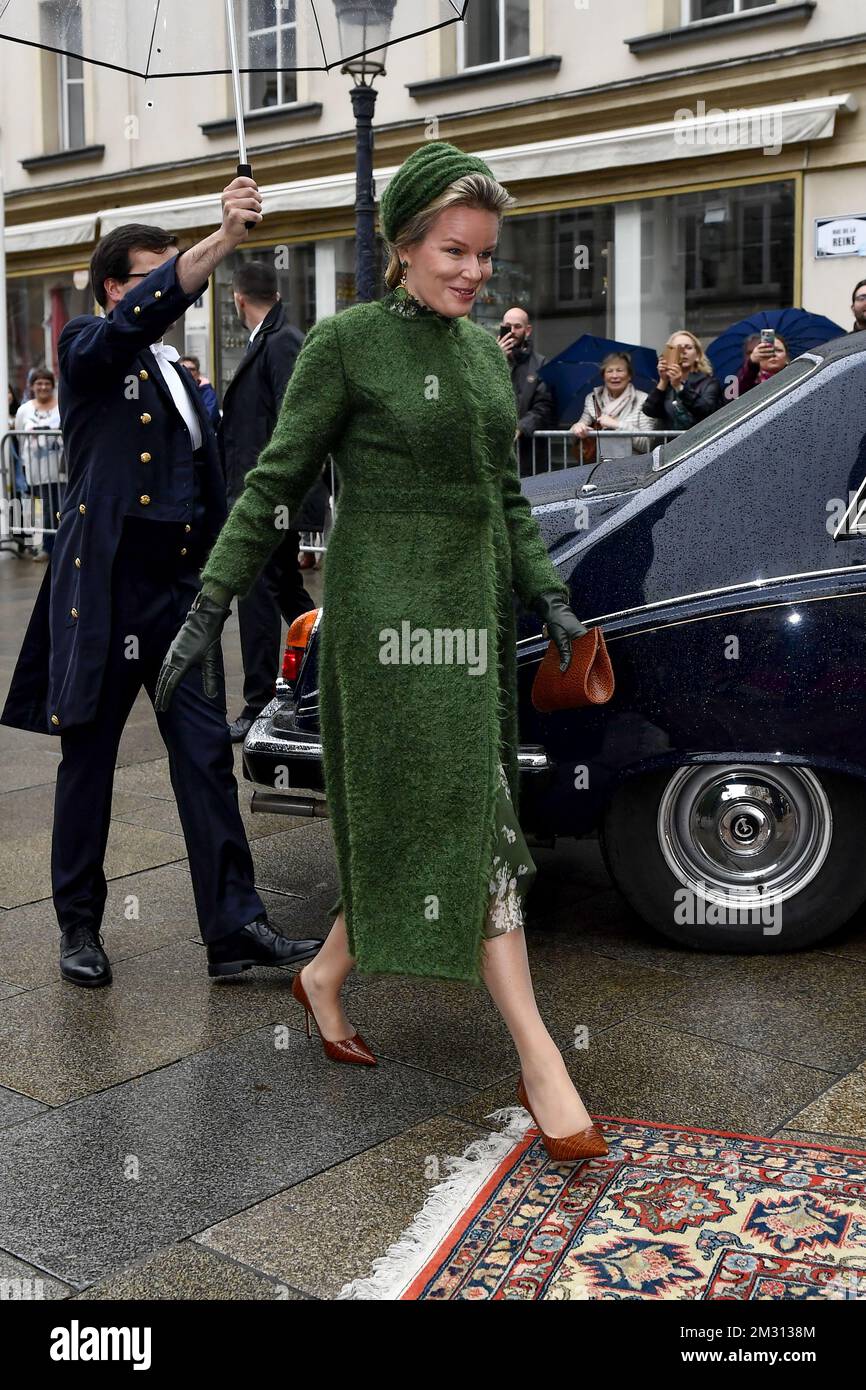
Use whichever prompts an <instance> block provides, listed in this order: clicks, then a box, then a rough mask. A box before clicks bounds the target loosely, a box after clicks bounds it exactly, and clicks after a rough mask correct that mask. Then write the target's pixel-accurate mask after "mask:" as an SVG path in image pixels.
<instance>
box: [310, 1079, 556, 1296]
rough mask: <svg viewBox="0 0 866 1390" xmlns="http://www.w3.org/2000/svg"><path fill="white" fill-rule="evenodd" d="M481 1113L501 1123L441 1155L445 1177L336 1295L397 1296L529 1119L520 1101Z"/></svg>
mask: <svg viewBox="0 0 866 1390" xmlns="http://www.w3.org/2000/svg"><path fill="white" fill-rule="evenodd" d="M484 1118H485V1119H487V1120H493V1121H494V1122H497V1123H500V1124H502V1125H503V1126H504V1128H503V1129H502V1130H500V1131H499V1132H498V1133H496V1134H488V1135H485V1136H484V1137H483V1138H480V1139H474V1140H473V1141H472V1143H471V1144H470V1145H469V1147H468V1148H467V1149H466V1150H465V1151H464V1152H463V1153H462V1154H451V1155H449V1156H448V1157H447V1158H445V1159H444V1160H443V1162H444V1164H445V1167H446V1170H447V1172H448V1177H447V1178H444V1179H443V1180H442V1182H440V1183H437V1184H436V1186H435V1187H432V1188H431V1189H430V1191H429V1192H428V1194H427V1197H426V1199H425V1202H424V1206H423V1207H422V1208H421V1210H420V1211H419V1212H417V1213H416V1215H415V1217H414V1218H413V1220H412V1223H411V1225H410V1226H409V1227H408V1228H407V1229H406V1230H405V1231H404V1232H403V1234H402V1235H401V1236H400V1238H399V1240H396V1241H395V1242H394V1244H393V1245H391V1246H390V1247H389V1248H388V1250H387V1252H386V1253H385V1254H384V1255H381V1256H380V1257H379V1258H378V1259H376V1260H374V1261H373V1264H372V1265H371V1273H370V1274H369V1275H367V1276H366V1277H364V1278H361V1279H353V1280H352V1281H351V1282H350V1283H348V1284H346V1285H344V1287H343V1288H342V1289H341V1290H340V1292H339V1293H338V1295H337V1298H338V1299H385V1300H387V1299H391V1300H396V1299H397V1298H398V1297H399V1295H400V1293H402V1291H403V1289H405V1288H406V1287H407V1285H408V1284H410V1283H411V1281H412V1279H413V1278H414V1276H415V1275H416V1274H417V1273H418V1271H419V1270H420V1269H421V1268H422V1267H423V1265H424V1262H425V1261H426V1260H428V1259H429V1258H430V1256H431V1255H432V1254H433V1252H434V1250H435V1249H436V1247H437V1246H438V1245H440V1244H441V1242H442V1241H443V1240H444V1239H445V1236H446V1235H447V1234H448V1231H449V1230H450V1228H451V1226H452V1225H453V1223H454V1222H455V1221H456V1220H457V1218H458V1217H459V1216H460V1215H461V1213H462V1212H464V1211H465V1210H466V1207H467V1206H468V1204H469V1202H470V1201H471V1199H472V1197H473V1196H474V1195H475V1193H476V1192H477V1191H478V1190H479V1189H480V1188H481V1187H483V1186H484V1183H485V1182H486V1181H487V1179H488V1178H489V1177H490V1176H491V1174H492V1173H493V1172H494V1170H495V1169H496V1167H497V1166H498V1165H499V1164H500V1163H501V1162H502V1160H503V1159H504V1158H505V1157H506V1155H507V1154H508V1153H509V1152H510V1151H511V1149H513V1148H514V1147H515V1145H516V1144H517V1143H519V1141H520V1140H521V1139H522V1138H523V1135H524V1134H525V1132H526V1130H527V1129H529V1127H530V1126H531V1124H532V1120H531V1118H530V1117H529V1115H527V1113H526V1111H525V1110H524V1109H522V1107H521V1106H519V1105H509V1106H506V1107H505V1108H504V1109H502V1110H494V1111H493V1112H492V1114H490V1115H485V1117H484Z"/></svg>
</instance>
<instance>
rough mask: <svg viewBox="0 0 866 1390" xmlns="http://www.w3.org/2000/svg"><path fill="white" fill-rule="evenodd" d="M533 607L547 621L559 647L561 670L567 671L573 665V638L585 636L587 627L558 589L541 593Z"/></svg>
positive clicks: (549, 634) (552, 636)
mask: <svg viewBox="0 0 866 1390" xmlns="http://www.w3.org/2000/svg"><path fill="white" fill-rule="evenodd" d="M532 608H533V611H534V612H536V613H537V614H538V616H539V617H540V618H541V621H542V622H543V623H546V625H547V632H548V636H549V637H550V638H551V639H552V641H554V642H555V643H556V645H557V647H558V648H559V656H560V662H559V669H560V671H567V670H568V668H569V666H570V665H571V639H572V638H573V637H585V636H586V633H587V629H586V628H585V627H584V625H583V623H582V622H581V621H580V619H579V618H578V617H577V615H576V614H575V613H574V612H572V610H571V608H569V606H568V604H567V603H566V601H565V599H564V598H563V597H562V594H561V593H559V592H557V591H556V590H554V591H553V592H552V593H546V594H539V595H538V597H537V598H534V599H533V600H532Z"/></svg>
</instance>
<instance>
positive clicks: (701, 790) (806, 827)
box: [602, 763, 866, 952]
mask: <svg viewBox="0 0 866 1390" xmlns="http://www.w3.org/2000/svg"><path fill="white" fill-rule="evenodd" d="M864 811H866V789H864V787H863V786H862V785H861V784H860V783H859V782H856V781H854V780H853V779H851V778H846V777H840V776H836V775H831V774H829V773H824V772H822V773H821V774H820V775H819V774H817V773H815V772H813V771H812V770H811V769H810V768H806V767H790V766H786V765H783V764H751V765H750V764H748V763H746V764H727V765H726V764H721V763H699V764H695V765H691V766H689V767H682V768H678V769H677V770H676V771H675V772H674V773H670V772H663V773H654V774H652V775H650V776H647V777H642V778H637V779H635V780H634V781H632V782H628V783H625V784H624V785H623V786H622V787H620V788H619V790H618V791H617V793H616V794H615V795H614V797H613V799H612V801H611V802H610V804H609V806H608V810H607V813H606V815H605V820H604V824H603V829H602V846H603V849H604V854H605V860H606V862H607V867H608V870H609V872H610V875H611V877H612V879H613V881H614V883H615V884H616V886H617V888H618V889H619V890H620V892H621V893H622V894H623V896H624V897H625V898H626V900H627V901H628V902H629V904H630V905H631V906H632V907H633V908H634V909H635V911H636V912H637V913H638V914H639V915H640V916H641V917H643V918H644V920H645V921H647V922H649V923H650V925H651V926H653V927H655V928H656V929H657V930H658V931H661V932H663V933H664V935H665V936H668V937H670V938H671V939H672V940H674V941H677V942H679V943H680V944H682V945H685V946H692V947H694V948H696V949H698V950H711V951H718V950H722V951H725V950H735V951H762V952H770V951H791V950H797V949H799V948H801V947H804V946H811V945H813V944H814V943H815V942H816V941H821V940H822V939H823V938H824V937H826V936H829V935H830V934H831V932H834V931H836V929H837V928H838V927H840V926H841V925H842V924H843V923H844V922H846V921H847V920H848V919H849V917H851V916H852V915H853V914H854V912H856V911H857V909H858V908H859V907H860V906H861V905H862V903H863V902H864V900H866V860H864V855H863V844H862V831H861V829H860V827H861V826H862V824H863V816H864Z"/></svg>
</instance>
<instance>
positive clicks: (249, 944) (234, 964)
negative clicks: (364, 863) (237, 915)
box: [207, 917, 322, 975]
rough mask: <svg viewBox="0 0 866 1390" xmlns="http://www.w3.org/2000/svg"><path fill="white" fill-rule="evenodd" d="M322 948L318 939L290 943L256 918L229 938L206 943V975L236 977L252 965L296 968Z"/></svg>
mask: <svg viewBox="0 0 866 1390" xmlns="http://www.w3.org/2000/svg"><path fill="white" fill-rule="evenodd" d="M321 947H322V940H321V938H320V937H313V938H311V939H310V940H308V941H290V940H289V939H288V937H287V936H281V935H280V933H279V932H275V931H274V929H273V927H272V926H270V925H269V924H268V922H267V921H266V920H265V918H264V917H258V918H256V920H255V922H248V923H247V925H246V926H245V927H241V928H240V930H239V931H236V932H232V933H231V935H230V936H224V937H221V938H220V940H219V941H209V942H208V947H207V961H208V965H207V973H208V974H209V975H239V974H240V972H241V971H242V970H249V969H250V967H251V966H253V965H298V964H300V962H301V961H307V960H312V958H313V956H315V955H316V954H317V953H318V952H319V950H320V949H321Z"/></svg>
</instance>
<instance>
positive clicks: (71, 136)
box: [57, 4, 84, 150]
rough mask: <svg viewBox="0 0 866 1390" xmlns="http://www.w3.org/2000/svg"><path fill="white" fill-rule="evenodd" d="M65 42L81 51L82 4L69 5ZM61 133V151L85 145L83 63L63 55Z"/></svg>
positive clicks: (59, 99) (59, 94) (59, 87)
mask: <svg viewBox="0 0 866 1390" xmlns="http://www.w3.org/2000/svg"><path fill="white" fill-rule="evenodd" d="M64 21H65V33H64V36H63V39H64V42H65V43H67V44H68V45H69V47H70V48H71V49H73V50H78V51H80V49H81V5H80V4H76V5H69V6H67V9H66V13H65V15H64ZM57 111H58V126H59V130H58V134H59V136H60V148H61V149H62V150H78V149H81V147H82V146H83V144H84V64H83V62H82V61H81V59H80V58H73V57H70V56H69V55H68V54H66V53H61V54H60V55H59V57H58V59H57Z"/></svg>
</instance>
